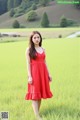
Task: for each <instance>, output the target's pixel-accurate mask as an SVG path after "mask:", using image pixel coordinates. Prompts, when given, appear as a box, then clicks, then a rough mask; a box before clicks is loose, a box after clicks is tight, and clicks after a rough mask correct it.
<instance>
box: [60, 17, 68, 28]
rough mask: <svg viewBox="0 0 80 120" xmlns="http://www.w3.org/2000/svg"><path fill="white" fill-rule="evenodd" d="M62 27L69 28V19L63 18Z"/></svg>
mask: <svg viewBox="0 0 80 120" xmlns="http://www.w3.org/2000/svg"><path fill="white" fill-rule="evenodd" d="M60 26H61V27H67V26H68V22H67V19H66V18H65V17H64V16H62V18H61V21H60Z"/></svg>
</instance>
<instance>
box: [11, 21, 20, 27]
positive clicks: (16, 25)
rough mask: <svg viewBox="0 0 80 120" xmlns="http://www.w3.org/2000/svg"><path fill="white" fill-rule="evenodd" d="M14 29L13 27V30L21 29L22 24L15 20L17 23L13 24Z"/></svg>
mask: <svg viewBox="0 0 80 120" xmlns="http://www.w3.org/2000/svg"><path fill="white" fill-rule="evenodd" d="M12 27H13V28H19V27H20V23H19V22H18V21H17V20H15V21H14V22H13V24H12Z"/></svg>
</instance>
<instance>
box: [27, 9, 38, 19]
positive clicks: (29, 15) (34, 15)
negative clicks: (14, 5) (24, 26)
mask: <svg viewBox="0 0 80 120" xmlns="http://www.w3.org/2000/svg"><path fill="white" fill-rule="evenodd" d="M36 19H37V13H36V12H34V11H33V10H32V11H30V12H28V13H27V20H28V21H35V20H36Z"/></svg>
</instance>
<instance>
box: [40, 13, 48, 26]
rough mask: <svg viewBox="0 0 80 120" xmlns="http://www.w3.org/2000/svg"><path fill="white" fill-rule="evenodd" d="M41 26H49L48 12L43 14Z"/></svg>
mask: <svg viewBox="0 0 80 120" xmlns="http://www.w3.org/2000/svg"><path fill="white" fill-rule="evenodd" d="M41 26H42V27H49V20H48V16H47V14H46V12H45V13H44V14H43V16H42V20H41Z"/></svg>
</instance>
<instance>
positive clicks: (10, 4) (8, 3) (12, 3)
mask: <svg viewBox="0 0 80 120" xmlns="http://www.w3.org/2000/svg"><path fill="white" fill-rule="evenodd" d="M12 8H14V0H8V2H7V9H8V11H9V10H10V9H12Z"/></svg>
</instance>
